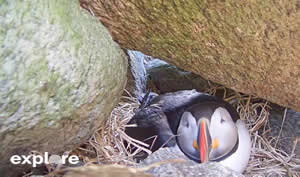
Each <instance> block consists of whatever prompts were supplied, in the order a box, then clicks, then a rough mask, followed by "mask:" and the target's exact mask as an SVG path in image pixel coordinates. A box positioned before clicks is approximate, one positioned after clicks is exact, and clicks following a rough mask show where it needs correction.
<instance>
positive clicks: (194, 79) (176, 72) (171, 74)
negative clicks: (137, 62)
mask: <svg viewBox="0 0 300 177" xmlns="http://www.w3.org/2000/svg"><path fill="white" fill-rule="evenodd" d="M146 70H147V74H148V75H149V78H150V80H151V81H152V82H153V83H154V85H155V86H156V88H157V89H158V90H159V91H160V92H161V93H167V92H174V91H178V90H190V89H196V90H197V91H199V92H203V91H205V90H206V89H208V88H209V85H208V81H207V80H205V79H203V78H202V77H201V76H199V75H196V74H194V73H192V72H188V71H183V70H181V69H178V68H177V67H175V66H173V65H170V64H168V63H167V62H164V61H162V60H159V59H153V60H151V61H149V62H148V63H147V65H146Z"/></svg>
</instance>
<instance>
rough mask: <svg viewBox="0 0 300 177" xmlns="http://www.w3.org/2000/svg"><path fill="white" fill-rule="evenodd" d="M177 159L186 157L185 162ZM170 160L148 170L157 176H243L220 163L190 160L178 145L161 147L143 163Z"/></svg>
mask: <svg viewBox="0 0 300 177" xmlns="http://www.w3.org/2000/svg"><path fill="white" fill-rule="evenodd" d="M175 159H177V160H178V159H184V162H174V160H175ZM172 160H173V162H172ZM160 161H170V163H166V164H160V165H159V166H158V167H154V168H152V169H150V170H149V171H147V172H148V173H151V174H152V175H153V176H156V177H174V176H176V177H199V176H203V177H207V176H209V177H224V176H226V177H242V176H243V175H241V174H238V173H236V172H234V171H232V170H230V169H228V168H226V167H223V166H222V165H220V164H218V163H205V164H199V163H196V162H194V161H192V160H189V159H188V158H187V157H186V156H185V155H184V154H183V153H182V152H181V151H180V150H179V149H178V148H177V147H174V148H161V149H159V150H158V151H156V152H154V153H153V154H151V155H150V156H149V157H148V158H147V159H145V160H144V161H143V162H142V163H141V165H142V166H147V165H150V164H153V163H155V162H160Z"/></svg>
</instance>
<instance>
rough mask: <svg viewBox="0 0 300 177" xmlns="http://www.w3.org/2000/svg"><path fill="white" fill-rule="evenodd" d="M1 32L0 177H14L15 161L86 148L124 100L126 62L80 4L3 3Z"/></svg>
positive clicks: (63, 0) (60, 1) (65, 0)
mask: <svg viewBox="0 0 300 177" xmlns="http://www.w3.org/2000/svg"><path fill="white" fill-rule="evenodd" d="M0 26H1V29H0V139H1V142H0V149H1V151H0V159H1V161H0V174H1V175H4V174H5V175H8V174H11V173H8V172H12V173H14V174H17V173H18V172H19V171H22V170H23V167H21V166H16V165H14V166H13V165H12V164H11V163H10V162H9V158H10V157H11V156H12V155H13V154H19V155H27V154H28V153H29V152H30V151H31V150H37V151H40V152H45V151H47V152H49V153H50V154H59V153H62V152H64V151H67V150H70V149H71V148H74V147H75V146H77V145H79V144H81V143H83V142H84V141H86V140H87V138H88V137H89V136H90V135H91V134H92V133H93V130H95V129H96V128H97V127H98V126H99V125H100V123H101V122H102V121H103V120H104V119H105V118H108V117H109V115H110V112H111V110H112V109H113V107H114V106H115V105H116V104H117V102H118V99H119V97H120V95H121V94H122V90H123V88H124V86H125V83H126V69H127V58H126V55H125V54H124V53H123V50H122V49H121V48H120V47H119V46H118V45H117V44H116V43H115V42H114V41H113V40H112V38H111V36H110V34H109V33H108V31H107V30H106V28H105V27H104V26H103V25H102V24H101V23H100V22H99V21H98V20H97V19H96V18H94V17H92V16H91V15H90V14H88V13H87V12H86V11H85V10H82V9H81V8H80V6H79V3H78V2H77V1H68V0H51V1H45V0H31V1H23V0H9V1H8V0H7V1H5V0H2V1H0ZM10 168H14V170H10ZM1 175H0V176H1ZM5 175H4V176H5ZM8 176H9V175H8ZM14 176H15V175H14Z"/></svg>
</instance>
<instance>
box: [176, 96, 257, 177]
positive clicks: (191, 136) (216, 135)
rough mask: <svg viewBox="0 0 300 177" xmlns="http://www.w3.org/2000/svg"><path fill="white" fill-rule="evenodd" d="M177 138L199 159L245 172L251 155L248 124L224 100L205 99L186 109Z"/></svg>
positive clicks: (197, 160) (187, 150)
mask: <svg viewBox="0 0 300 177" xmlns="http://www.w3.org/2000/svg"><path fill="white" fill-rule="evenodd" d="M176 140H177V145H178V147H179V148H180V150H181V151H182V152H183V153H184V154H185V155H186V156H187V157H188V158H190V159H192V160H194V161H196V162H199V163H205V162H209V161H215V162H219V163H221V164H222V165H223V166H226V167H228V168H230V169H232V170H234V171H236V172H239V173H242V172H243V171H244V170H245V168H246V167H247V164H248V162H249V159H250V152H251V139H250V135H249V131H248V129H247V126H246V124H245V123H244V122H243V121H242V120H240V119H239V116H238V114H237V113H236V111H235V110H234V109H233V108H232V106H231V105H230V104H229V103H227V102H225V101H204V102H201V103H198V104H195V105H193V106H191V107H189V108H188V109H186V110H185V111H184V113H183V114H182V117H181V120H180V123H179V126H178V129H177V137H176Z"/></svg>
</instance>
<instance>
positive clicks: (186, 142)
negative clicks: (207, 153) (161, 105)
mask: <svg viewBox="0 0 300 177" xmlns="http://www.w3.org/2000/svg"><path fill="white" fill-rule="evenodd" d="M197 130H198V126H197V122H196V119H195V118H194V117H193V115H192V114H191V113H190V112H184V113H183V115H182V117H181V120H180V124H179V127H178V130H177V133H178V145H179V147H180V148H181V147H184V148H183V149H181V150H182V151H184V153H185V154H186V155H187V156H188V157H190V158H196V159H194V160H196V161H197V160H200V159H199V157H198V156H199V151H198V149H197V148H195V147H196V146H197V144H195V142H196V141H194V140H195V139H196V138H197V136H198V131H197Z"/></svg>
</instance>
